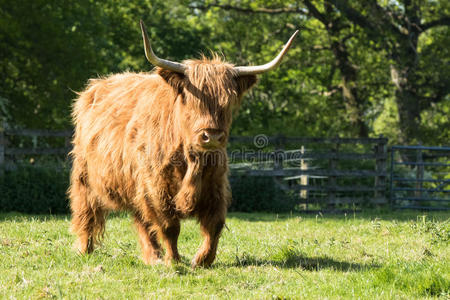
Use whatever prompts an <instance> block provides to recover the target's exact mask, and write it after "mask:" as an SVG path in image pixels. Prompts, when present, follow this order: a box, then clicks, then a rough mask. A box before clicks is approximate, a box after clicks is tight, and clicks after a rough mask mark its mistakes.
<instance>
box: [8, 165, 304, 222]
mask: <svg viewBox="0 0 450 300" xmlns="http://www.w3.org/2000/svg"><path fill="white" fill-rule="evenodd" d="M230 182H231V186H232V191H233V202H232V205H231V207H230V210H231V211H242V212H254V211H255V212H256V211H267V212H288V211H292V210H293V209H294V206H295V201H294V199H293V197H291V196H290V195H288V194H287V193H285V192H283V191H281V190H280V189H279V188H278V187H277V186H276V184H275V183H274V182H273V179H272V178H263V177H258V178H257V177H246V176H237V177H232V178H230ZM68 187H69V169H68V168H67V167H61V166H60V165H50V166H30V165H22V166H19V167H18V168H17V169H15V170H11V171H5V174H4V176H3V177H2V178H0V195H1V197H0V211H2V212H10V211H16V212H23V213H29V214H47V213H52V214H65V213H68V212H69V201H68V198H67V194H66V192H67V189H68Z"/></svg>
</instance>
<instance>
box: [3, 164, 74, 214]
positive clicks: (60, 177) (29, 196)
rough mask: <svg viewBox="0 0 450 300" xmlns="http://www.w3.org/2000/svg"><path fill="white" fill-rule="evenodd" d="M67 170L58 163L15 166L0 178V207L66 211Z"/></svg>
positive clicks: (32, 210)
mask: <svg viewBox="0 0 450 300" xmlns="http://www.w3.org/2000/svg"><path fill="white" fill-rule="evenodd" d="M68 186H69V172H68V170H67V169H64V168H63V169H61V167H56V166H51V167H50V166H47V167H41V166H39V167H35V166H19V167H18V168H17V169H15V170H11V171H5V174H4V176H2V178H0V195H1V197H0V211H3V212H9V211H16V212H23V213H30V214H42V213H52V214H60V213H68V212H69V206H68V203H69V202H68V200H67V196H66V191H67V188H68Z"/></svg>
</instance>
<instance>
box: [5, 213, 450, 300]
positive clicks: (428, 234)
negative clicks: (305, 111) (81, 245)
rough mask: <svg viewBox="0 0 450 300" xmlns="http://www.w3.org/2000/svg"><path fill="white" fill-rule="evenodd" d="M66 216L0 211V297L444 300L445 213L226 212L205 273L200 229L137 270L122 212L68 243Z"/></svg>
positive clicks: (192, 228)
mask: <svg viewBox="0 0 450 300" xmlns="http://www.w3.org/2000/svg"><path fill="white" fill-rule="evenodd" d="M68 228H69V217H66V216H27V215H18V214H3V215H0V270H1V272H0V298H1V299H9V298H13V299H14V298H18V299H23V298H32V299H36V298H67V299H83V298H86V299H95V298H104V299H124V298H129V299H143V298H161V299H165V298H167V297H172V298H183V299H184V298H188V299H197V298H233V299H235V298H239V299H255V298H256V299H261V298H265V299H266V298H355V297H359V298H365V299H373V298H381V299H386V298H391V299H398V298H403V299H411V298H435V297H442V298H446V297H449V296H450V294H449V285H450V260H449V258H450V247H449V242H450V221H449V214H448V213H426V214H424V213H421V212H412V213H411V212H397V213H382V212H376V211H372V212H369V213H364V214H356V215H353V214H351V215H340V216H333V215H330V216H327V215H325V216H322V215H317V216H315V215H295V214H294V215H292V214H286V215H275V214H239V213H234V214H230V215H229V217H228V219H227V229H225V230H224V232H223V235H222V239H221V241H220V245H219V251H218V258H217V260H216V261H215V263H214V265H213V267H212V268H210V269H195V270H192V269H191V268H190V266H189V261H190V259H191V258H192V257H193V255H194V254H195V252H196V250H197V248H198V247H199V245H200V243H201V237H200V234H199V230H198V225H197V224H196V222H195V221H193V220H188V221H185V222H183V227H182V233H181V236H180V239H179V249H180V253H181V254H182V262H181V263H179V264H176V265H173V266H171V267H166V266H163V265H158V266H154V267H150V266H145V265H144V264H143V263H142V261H141V260H140V250H139V247H138V245H137V237H136V234H135V231H134V229H133V227H132V226H131V221H130V218H129V217H128V216H127V215H124V214H122V215H115V216H112V217H110V218H109V219H108V223H107V235H106V237H105V240H104V243H103V245H102V246H101V247H100V248H98V249H96V251H95V252H94V253H93V254H92V255H89V256H79V255H77V254H76V253H75V252H74V251H73V249H72V243H73V242H74V237H73V236H72V235H71V234H70V233H69V231H68Z"/></svg>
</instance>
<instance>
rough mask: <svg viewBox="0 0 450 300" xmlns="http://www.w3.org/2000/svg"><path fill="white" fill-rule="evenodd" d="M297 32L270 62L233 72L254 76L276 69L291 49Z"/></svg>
mask: <svg viewBox="0 0 450 300" xmlns="http://www.w3.org/2000/svg"><path fill="white" fill-rule="evenodd" d="M297 33H298V30H296V31H295V32H294V34H293V35H292V36H291V38H290V39H289V41H288V42H287V43H286V45H284V47H283V49H282V50H281V51H280V53H279V54H278V55H277V57H275V58H274V59H273V60H272V61H271V62H268V63H267V64H265V65H261V66H244V67H234V70H235V71H236V73H237V74H238V75H256V74H261V73H264V72H267V71H270V70H272V69H274V68H276V67H277V66H278V65H279V64H280V63H281V60H282V59H283V56H284V55H285V54H286V52H287V51H288V50H289V48H290V47H291V44H292V41H293V40H294V38H295V36H296V35H297Z"/></svg>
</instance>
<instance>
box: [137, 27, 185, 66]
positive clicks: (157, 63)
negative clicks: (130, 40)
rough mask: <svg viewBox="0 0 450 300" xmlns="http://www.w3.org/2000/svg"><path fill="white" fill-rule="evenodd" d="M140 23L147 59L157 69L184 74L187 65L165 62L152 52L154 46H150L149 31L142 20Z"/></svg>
mask: <svg viewBox="0 0 450 300" xmlns="http://www.w3.org/2000/svg"><path fill="white" fill-rule="evenodd" d="M140 23H141V31H142V39H143V40H144V49H145V57H147V60H148V61H149V62H150V63H151V64H153V65H155V66H157V67H161V68H163V69H167V70H171V71H174V72H177V73H184V71H185V70H186V66H185V65H183V64H180V63H177V62H173V61H170V60H165V59H162V58H159V57H158V56H156V55H155V53H154V52H153V50H152V46H151V45H150V40H149V38H148V34H147V29H146V28H145V25H144V22H143V21H142V20H141V22H140Z"/></svg>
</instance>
